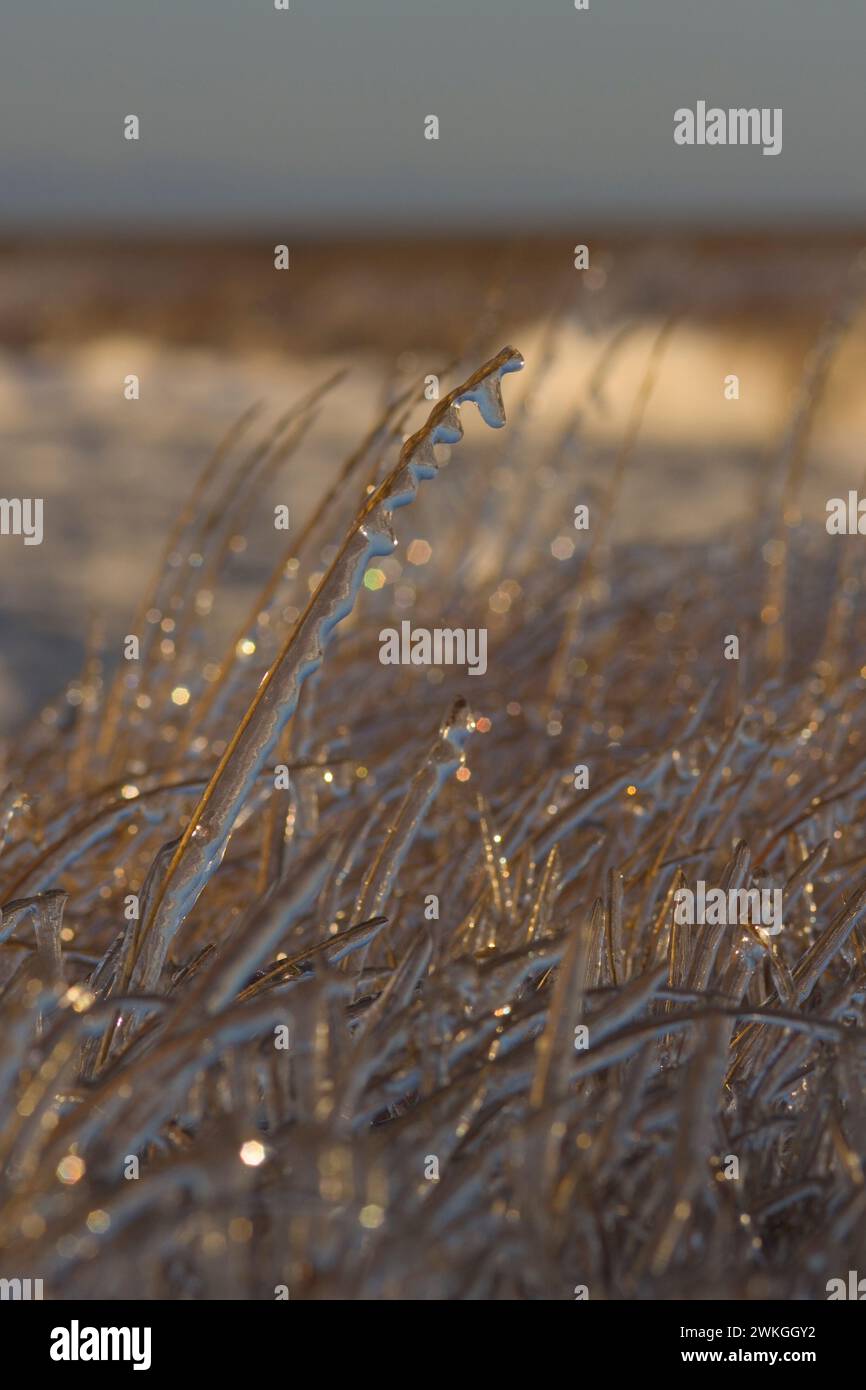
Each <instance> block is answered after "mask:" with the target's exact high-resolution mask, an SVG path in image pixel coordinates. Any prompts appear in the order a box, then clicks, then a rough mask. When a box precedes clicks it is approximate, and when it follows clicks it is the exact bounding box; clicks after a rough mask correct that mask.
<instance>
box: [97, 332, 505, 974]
mask: <svg viewBox="0 0 866 1390" xmlns="http://www.w3.org/2000/svg"><path fill="white" fill-rule="evenodd" d="M522 366H523V358H522V357H521V355H520V353H518V352H517V351H516V350H515V349H514V348H510V347H507V348H503V349H502V351H501V352H499V353H498V354H497V355H496V357H494V358H491V359H490V361H489V362H487V363H485V365H484V366H483V367H481V368H479V370H478V371H477V372H475V373H473V375H472V376H471V377H469V379H468V380H467V381H466V382H464V383H463V385H462V386H459V387H456V388H455V389H454V390H453V391H452V392H450V393H449V394H448V395H447V396H445V397H444V398H443V399H442V400H441V401H440V402H438V404H437V405H436V406H435V407H434V409H433V411H432V412H431V414H430V417H429V419H428V421H427V424H426V425H425V426H424V427H423V428H422V429H421V430H419V431H418V432H417V433H416V434H414V435H412V436H411V437H410V438H409V439H408V440H407V441H406V443H405V444H404V446H403V448H402V450H401V452H400V459H399V461H398V464H397V466H396V468H395V469H394V471H393V472H392V474H390V475H389V477H388V478H386V479H385V481H384V482H383V483H382V484H381V485H380V487H379V488H378V489H377V490H376V492H375V493H374V495H373V496H372V497H371V498H370V500H369V501H368V502H367V504H366V505H365V507H364V508H363V509H362V511H361V513H360V515H359V517H357V518H356V520H355V522H354V523H353V526H352V528H351V529H350V532H349V535H348V536H347V538H346V540H345V541H344V543H343V546H342V547H341V550H340V553H339V554H338V555H337V557H336V559H335V560H334V562H333V564H332V565H331V567H330V570H329V571H328V573H327V574H326V575H325V576H324V578H323V579H322V581H321V583H320V585H319V587H318V589H317V591H316V593H315V594H314V595H313V597H312V599H311V600H310V603H309V604H308V605H307V609H306V611H305V612H304V613H303V615H302V616H301V618H300V619H299V621H298V624H297V626H296V628H295V630H294V632H293V633H292V635H291V637H290V638H289V641H288V642H287V644H286V646H285V647H284V649H283V652H282V653H281V654H280V656H279V657H278V659H277V661H276V662H275V663H274V665H273V666H272V667H271V669H270V671H269V672H268V674H267V676H266V677H265V680H264V681H263V683H262V685H261V686H260V687H259V690H258V692H257V694H256V697H255V699H254V701H253V703H252V704H251V706H250V708H249V709H248V711H247V714H246V715H245V717H244V719H243V720H242V722H241V724H240V726H239V728H238V729H237V731H236V733H235V736H234V738H233V739H232V741H231V743H230V745H229V747H228V749H227V751H226V753H225V754H224V756H223V758H222V760H221V762H220V764H219V766H218V768H217V770H216V772H215V773H214V776H213V777H212V779H211V782H210V784H209V786H208V788H207V790H206V792H205V795H204V797H203V798H202V800H201V802H200V803H199V806H198V807H197V808H196V810H195V811H194V812H193V816H192V818H191V821H190V824H189V826H188V827H187V831H186V832H185V834H184V836H183V838H182V840H181V843H180V845H179V847H178V849H177V851H176V853H175V855H174V857H173V859H172V861H171V863H170V864H169V866H168V868H167V870H166V874H165V878H164V880H163V882H162V884H161V885H160V888H159V890H158V892H157V894H156V898H155V901H154V903H153V906H152V907H150V908H149V911H148V916H147V918H146V919H145V920H144V921H143V922H142V926H141V931H140V933H139V934H138V941H137V946H138V950H137V953H136V956H135V958H133V959H132V961H131V966H130V967H128V968H129V983H130V984H131V985H132V986H133V987H134V988H135V989H137V990H149V989H152V988H153V986H154V985H155V983H156V981H157V980H158V978H159V975H160V972H161V970H162V966H163V962H164V960H165V957H166V952H167V950H168V947H169V944H170V942H171V940H172V938H173V937H174V935H175V933H176V932H177V930H178V928H179V927H180V925H181V924H182V922H183V921H184V919H185V918H186V916H187V914H188V913H189V911H190V910H191V908H192V906H193V904H194V903H195V902H196V901H197V899H198V897H199V896H200V894H201V893H202V892H203V890H204V888H205V886H206V885H207V883H208V881H209V879H210V878H211V876H212V874H213V873H214V872H215V870H216V869H217V868H218V866H219V864H220V863H221V861H222V857H223V855H224V853H225V850H226V846H227V844H228V840H229V836H230V835H231V832H232V828H233V826H234V823H235V820H236V818H237V816H238V814H239V812H240V810H241V808H242V807H243V805H244V803H245V801H246V799H247V797H248V795H249V793H250V791H251V789H252V786H253V784H254V783H255V780H256V778H257V776H258V774H259V772H260V771H261V769H262V767H263V766H264V764H265V762H266V760H267V759H268V757H269V756H270V754H271V750H272V749H273V747H274V745H275V743H276V740H277V739H278V737H279V735H280V733H281V731H282V729H283V728H284V727H285V725H286V723H287V722H288V720H289V719H290V718H291V716H292V715H293V713H294V711H295V709H296V707H297V703H298V697H299V694H300V690H301V686H302V685H303V683H304V681H305V680H306V679H307V678H308V676H309V675H311V674H312V672H314V671H316V670H318V668H319V666H320V665H321V662H322V660H323V656H324V651H325V648H326V646H327V644H328V641H329V639H330V637H331V635H332V634H333V631H334V629H335V628H336V627H337V625H338V624H339V623H340V622H341V621H342V619H343V618H345V617H346V616H347V614H348V613H350V612H351V610H352V607H353V606H354V603H355V599H356V597H357V594H358V590H359V588H360V587H361V584H362V582H363V577H364V571H365V569H366V567H367V565H368V564H369V562H370V561H371V560H373V559H376V558H378V557H380V556H385V555H389V554H390V553H391V552H392V551H393V549H394V545H395V540H394V536H393V533H392V531H391V526H390V518H391V515H392V514H393V512H394V511H395V510H397V509H398V508H399V507H404V506H407V505H408V504H409V503H410V502H411V501H412V500H413V499H414V497H415V495H416V493H417V489H418V484H419V482H420V481H422V480H424V479H429V478H432V477H434V476H435V474H436V471H437V468H436V461H435V458H434V457H433V445H434V444H435V443H446V442H447V443H456V442H457V441H458V440H459V439H460V438H461V437H462V434H463V427H462V425H461V423H460V417H459V414H458V410H459V406H460V404H461V403H462V402H463V401H470V400H471V401H474V402H476V403H477V404H478V407H479V410H480V411H481V413H482V418H483V419H485V420H486V421H487V423H488V424H493V425H494V427H499V426H501V425H502V424H504V422H505V415H504V407H503V404H502V395H501V390H500V386H499V382H500V379H501V377H502V376H503V375H505V374H507V373H509V372H514V371H519V370H520V369H521V367H522ZM491 381H493V382H494V383H495V388H494V389H491V387H490V385H489V383H490V382H491ZM121 984H122V985H125V984H126V981H125V980H123V981H122V982H121Z"/></svg>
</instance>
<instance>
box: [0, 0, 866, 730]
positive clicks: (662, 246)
mask: <svg viewBox="0 0 866 1390" xmlns="http://www.w3.org/2000/svg"><path fill="white" fill-rule="evenodd" d="M864 41H866V11H864V8H863V5H862V0H834V4H833V6H832V9H831V10H829V11H828V9H827V8H826V7H822V6H817V5H814V4H812V3H810V0H725V3H724V4H720V3H714V0H653V3H651V4H648V3H646V0H607V2H606V3H605V2H604V0H590V7H589V9H588V10H587V11H576V10H575V8H574V5H573V3H572V0H531V3H519V2H518V0H465V2H464V3H462V4H455V3H444V4H437V5H435V6H433V5H429V4H424V3H422V0H392V3H373V2H372V0H345V2H344V3H340V4H338V3H331V2H329V0H290V8H289V9H288V10H287V11H278V10H276V9H275V7H274V4H273V0H246V2H245V3H244V4H238V3H234V2H233V0H149V3H147V4H146V5H145V4H137V3H134V0H79V3H77V4H76V5H75V6H74V7H73V6H69V5H68V3H64V0H41V3H40V4H38V5H32V4H31V5H26V4H24V3H23V0H12V3H11V4H10V5H9V6H7V7H6V11H5V13H4V16H3V19H2V42H0V79H2V80H0V131H2V135H0V187H2V190H3V196H2V209H0V439H2V493H3V495H4V496H6V497H21V496H29V497H35V496H38V497H42V498H44V500H45V540H44V543H43V544H42V546H39V547H24V546H23V544H22V542H21V540H20V539H19V538H15V537H4V538H0V593H2V607H0V732H2V733H4V734H8V733H10V732H11V731H12V730H14V728H15V727H16V725H17V724H18V722H19V721H20V720H21V719H23V718H26V717H27V716H28V715H30V714H33V713H36V712H37V711H38V708H39V705H40V702H41V701H43V700H45V699H46V698H48V697H49V696H50V695H52V694H54V693H55V692H56V691H57V690H58V689H60V688H62V686H63V684H64V682H66V681H68V680H70V679H72V678H73V677H74V675H75V672H76V671H77V670H78V668H79V665H80V662H81V657H82V653H83V651H84V649H85V646H86V644H87V643H88V641H89V640H90V639H91V638H92V637H93V636H94V635H99V631H100V630H101V633H102V636H103V637H105V638H107V639H108V640H109V641H112V642H114V641H116V640H117V638H118V637H119V636H120V635H122V634H123V633H125V632H126V631H128V630H129V628H128V626H127V624H128V622H129V615H130V614H131V613H132V611H133V610H134V608H135V605H136V601H137V600H138V598H139V596H140V594H141V592H142V590H143V589H144V587H145V584H146V581H147V579H148V577H149V575H150V572H151V570H152V569H153V566H154V565H155V563H156V560H157V557H158V555H159V553H160V551H161V548H162V544H163V541H164V537H165V534H166V531H167V529H168V527H169V525H170V523H171V521H172V520H173V518H174V517H175V516H176V514H177V509H178V507H179V505H180V504H181V501H182V499H183V498H184V497H185V496H186V495H187V494H188V492H189V490H190V488H191V486H192V483H193V480H194V478H195V476H196V474H197V473H198V471H199V470H200V468H201V467H202V465H203V463H204V462H205V461H206V459H207V457H208V455H209V453H210V452H211V451H212V450H213V448H214V447H215V446H216V445H217V444H218V442H219V440H220V438H221V436H222V435H223V434H224V432H225V431H226V430H227V429H228V428H229V426H230V425H231V424H232V422H233V421H234V420H236V419H237V417H238V416H239V415H240V414H241V412H242V411H243V410H244V409H246V408H247V407H248V406H249V405H250V404H252V403H253V402H256V401H259V402H261V403H262V418H263V419H265V420H267V419H268V418H269V417H270V418H275V417H276V416H277V415H278V414H279V413H280V412H281V411H282V410H284V409H285V408H286V407H287V406H288V405H290V404H292V402H293V401H295V400H297V399H298V397H299V396H300V395H301V394H302V393H303V392H304V391H306V390H309V389H310V388H311V387H313V386H314V385H316V384H317V383H320V382H323V381H324V380H326V379H327V378H328V376H329V375H330V374H331V373H333V372H334V371H336V370H338V369H347V375H346V376H345V378H344V379H343V380H342V381H341V382H340V384H339V386H338V387H337V388H336V389H335V390H334V392H333V393H332V394H331V395H329V397H328V398H327V400H326V402H325V403H324V404H323V407H322V409H321V412H320V416H319V419H318V421H317V423H316V425H315V427H314V429H313V431H312V432H311V434H310V435H309V437H308V438H307V440H306V441H305V443H304V446H303V449H302V450H301V452H300V454H299V456H298V458H297V459H296V460H295V461H294V462H293V464H292V467H291V471H290V472H288V473H287V474H286V475H285V476H283V477H278V478H275V479H274V480H273V481H272V482H271V484H270V485H269V487H270V495H269V496H268V497H266V498H262V505H261V507H260V508H259V509H257V514H256V515H255V516H253V517H252V518H251V520H250V527H249V533H248V534H247V535H245V536H244V538H243V543H242V544H241V543H240V542H239V544H238V548H237V557H236V565H235V571H234V585H235V589H236V592H235V593H234V594H229V596H228V600H227V607H226V622H227V623H229V622H231V621H232V618H233V615H234V613H235V612H236V611H239V610H242V609H243V606H244V598H245V596H247V595H248V593H249V592H250V590H251V588H252V586H254V585H255V584H257V583H258V582H260V580H261V578H262V576H263V575H264V574H267V573H268V572H269V570H270V568H271V564H272V563H273V559H274V556H275V555H276V554H278V553H279V552H278V549H277V548H276V547H277V546H278V544H279V537H278V536H277V537H276V538H275V536H274V532H273V527H272V524H271V520H272V515H273V513H272V505H273V503H274V502H277V501H283V502H286V503H287V504H288V505H289V506H290V508H291V510H292V514H293V516H298V517H301V516H302V515H303V512H304V509H305V508H306V507H308V506H309V504H310V502H311V500H312V499H313V498H314V497H317V496H318V495H319V494H320V492H321V490H322V489H323V487H324V486H325V485H326V484H327V482H328V481H329V480H330V479H331V478H332V477H333V476H334V473H335V471H336V470H338V469H339V467H340V466H341V464H342V462H343V460H344V458H345V457H346V455H347V454H348V453H349V452H350V451H351V450H352V448H353V447H354V446H355V445H356V444H357V443H358V441H359V440H360V438H361V437H362V436H363V434H364V433H365V432H366V431H367V430H368V429H369V428H370V426H371V424H372V423H373V421H374V419H375V418H376V416H377V414H378V413H379V411H380V410H381V406H382V403H383V400H384V399H385V397H386V394H387V393H388V392H389V391H393V390H394V389H396V388H397V387H399V386H408V385H409V384H411V383H412V382H413V381H417V380H418V379H419V378H422V377H423V376H424V375H426V374H428V373H437V374H439V373H441V374H442V389H443V390H447V389H448V387H449V386H450V385H451V384H453V379H452V378H449V376H448V374H447V370H448V367H449V364H451V363H455V362H456V363H459V364H461V366H465V367H466V368H467V369H468V370H471V369H472V368H473V367H474V366H476V365H477V364H478V362H480V361H481V360H482V359H483V357H485V356H487V355H490V353H492V352H494V351H496V350H497V349H498V348H499V347H500V346H502V344H504V343H505V342H512V343H514V344H515V345H516V346H517V347H519V348H520V349H521V351H523V352H524V354H525V355H526V357H527V362H528V370H527V372H526V373H524V374H523V377H522V378H521V379H520V382H519V385H516V386H515V391H514V392H513V393H511V394H512V396H513V397H514V398H518V397H519V394H520V393H521V392H523V393H528V395H527V398H531V400H532V409H533V410H534V411H536V412H537V416H538V421H537V427H536V429H535V431H534V436H533V437H534V439H535V440H536V441H537V448H538V453H537V455H536V456H533V457H530V458H525V459H522V461H521V462H522V466H523V467H525V468H527V469H530V468H534V469H539V470H541V469H543V467H544V466H545V465H544V462H543V460H544V454H545V442H546V441H547V440H552V439H554V438H559V437H561V435H562V431H563V429H565V428H567V427H568V426H569V423H570V422H572V421H573V420H574V418H575V414H576V412H578V411H582V412H583V414H582V419H581V444H580V446H579V447H578V446H577V445H576V446H575V448H574V449H573V450H572V451H571V453H567V454H566V458H567V459H568V460H569V466H572V465H573V467H574V475H575V500H576V501H579V500H582V498H583V496H584V492H582V491H581V489H582V488H583V489H584V490H585V488H586V487H587V486H590V485H591V481H592V473H593V470H602V471H603V470H604V469H605V467H606V466H607V465H609V462H610V459H611V457H612V456H613V455H614V453H615V451H616V449H617V447H618V446H619V443H620V441H621V440H622V438H623V435H624V432H625V431H626V430H627V428H628V421H629V418H630V412H631V411H632V409H633V405H634V401H635V398H636V396H637V394H638V393H639V391H640V389H641V384H642V382H643V381H644V379H645V373H646V368H647V361H648V356H649V354H650V353H651V351H652V344H653V342H654V341H655V340H656V338H657V335H658V332H659V329H660V327H661V325H663V324H664V323H665V322H666V320H667V319H668V318H669V317H670V316H671V315H676V316H677V326H676V328H675V330H674V331H673V333H672V334H671V335H670V338H669V341H668V345H667V348H666V352H665V356H664V360H663V361H662V362H661V363H660V364H659V370H658V374H657V379H656V381H655V384H654V389H653V391H652V396H651V399H650V400H649V402H648V404H647V409H646V414H645V418H644V420H643V423H642V428H641V436H640V447H641V466H640V468H638V469H635V470H634V472H633V475H632V477H631V479H630V481H629V484H628V487H627V489H626V493H625V495H624V497H623V504H622V507H621V511H620V515H619V518H618V522H617V528H618V529H617V537H618V539H620V540H623V541H627V540H629V539H631V538H633V537H636V536H639V537H641V538H646V539H650V540H653V541H655V542H657V543H661V544H666V545H667V544H677V543H679V542H680V541H685V540H694V539H695V538H698V539H700V538H701V537H702V536H705V535H709V534H711V533H713V532H715V531H716V530H718V529H719V528H721V527H730V526H734V525H737V524H739V523H744V522H748V521H749V519H750V518H751V517H752V516H753V515H754V512H755V509H756V507H760V506H761V505H762V501H761V499H762V497H763V496H764V484H765V482H766V480H767V478H768V477H769V476H770V474H771V473H772V470H773V468H774V465H775V461H776V460H777V458H778V455H779V450H780V448H781V445H782V441H783V439H784V435H785V429H786V424H787V422H788V420H789V419H790V414H791V410H792V408H793V405H794V402H795V401H796V393H797V386H798V382H799V381H800V379H801V377H802V373H803V370H804V365H805V364H806V363H807V362H808V354H809V352H810V350H811V348H812V346H813V344H814V343H815V342H816V340H818V339H819V337H820V335H821V332H822V325H823V324H825V323H826V321H827V320H828V318H829V317H831V316H832V315H833V314H834V313H837V312H839V311H840V309H842V308H844V306H846V305H848V306H851V296H852V293H853V291H852V286H851V279H850V268H851V265H852V262H853V261H854V260H855V258H856V256H857V255H858V253H859V251H860V249H861V247H862V246H863V244H864V242H866V237H864V223H866V165H864V160H863V157H862V131H863V127H864V114H866V111H864V107H866V102H864V95H863V81H862V54H863V51H864ZM698 100H705V101H706V102H707V103H708V105H718V106H722V107H724V108H728V107H734V106H746V107H751V106H757V107H771V108H775V107H781V108H782V110H783V113H784V114H783V148H782V152H781V154H780V155H779V156H778V157H776V158H765V157H763V156H762V154H761V151H760V149H759V148H751V147H728V148H726V147H717V148H708V147H695V148H681V147H677V146H675V145H674V142H673V113H674V111H675V110H676V109H677V108H678V107H680V106H684V105H687V106H694V105H695V103H696V102H697V101H698ZM130 114H134V115H136V116H137V117H138V118H139V122H140V138H139V139H138V140H137V141H129V140H126V139H125V138H124V120H125V118H126V117H127V116H128V115H130ZM430 115H435V116H436V117H437V118H438V120H439V138H438V140H428V139H425V119H426V118H427V117H428V116H430ZM280 244H284V245H286V246H287V247H288V248H289V253H290V269H288V270H286V271H277V270H275V268H274V247H275V246H276V245H280ZM577 244H585V245H587V246H588V248H589V268H588V269H586V270H580V271H578V270H576V269H575V267H574V248H575V246H576V245H577ZM851 315H852V319H853V321H854V326H853V331H852V332H851V333H850V334H849V336H848V337H847V339H846V341H845V344H844V347H843V349H842V350H841V351H840V353H839V356H838V359H837V361H836V363H835V365H834V370H833V375H832V378H831V381H830V383H829V387H828V391H827V395H826V398H825V400H824V402H823V405H822V410H821V417H820V420H819V422H818V427H817V430H816V434H815V438H814V440H813V449H812V453H813V457H812V459H811V460H810V473H809V480H808V485H807V488H806V490H805V492H804V507H805V508H806V509H807V511H808V510H809V509H811V514H812V516H813V517H814V518H815V520H816V522H820V519H821V518H822V516H823V511H824V504H825V501H826V498H827V497H828V496H831V495H836V493H837V492H839V491H845V490H847V488H848V487H856V486H858V484H859V482H860V480H861V472H862V452H863V451H862V441H863V425H864V418H863V416H864V413H866V407H864V405H863V401H862V391H861V389H860V382H861V380H862V372H863V368H864V361H863V357H864V352H863V336H862V332H861V331H860V329H859V328H858V321H857V317H856V304H854V305H853V307H851ZM614 346H615V351H613V347H614ZM600 362H605V363H607V367H606V370H605V376H604V388H603V390H602V391H599V390H598V389H596V388H597V385H598V381H597V371H598V367H599V363H600ZM731 373H734V374H736V375H737V376H738V377H739V383H740V386H739V390H740V394H739V399H737V400H730V399H728V398H727V397H726V395H725V391H724V382H725V378H726V377H727V376H728V375H729V374H731ZM130 374H134V375H136V376H138V378H139V381H140V398H139V399H138V400H127V399H125V397H124V381H125V379H126V378H127V376H129V375H130ZM510 386H511V383H509V387H510ZM479 447H480V448H482V449H484V450H486V451H488V453H489V454H490V457H491V458H495V457H496V456H497V451H498V450H501V447H502V445H501V441H498V440H497V439H496V438H495V437H492V438H489V439H485V440H484V441H483V443H482V442H481V441H479ZM558 466H562V465H561V464H559V465H558ZM335 539H336V538H335ZM541 558H544V559H545V561H549V556H544V557H540V559H541ZM99 625H101V629H100V628H99ZM115 649H116V648H115Z"/></svg>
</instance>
